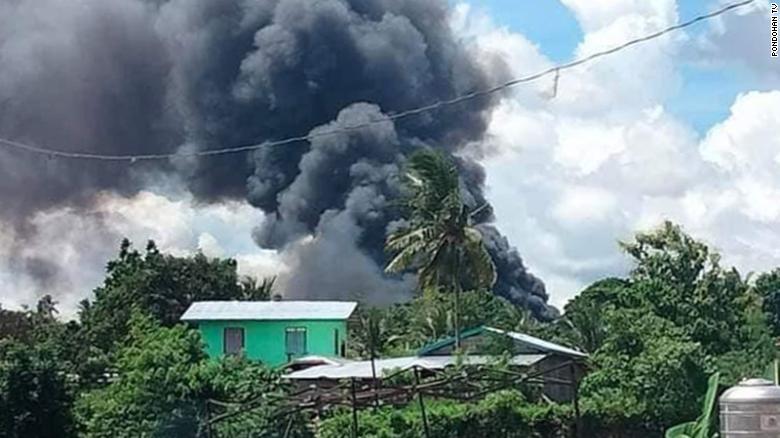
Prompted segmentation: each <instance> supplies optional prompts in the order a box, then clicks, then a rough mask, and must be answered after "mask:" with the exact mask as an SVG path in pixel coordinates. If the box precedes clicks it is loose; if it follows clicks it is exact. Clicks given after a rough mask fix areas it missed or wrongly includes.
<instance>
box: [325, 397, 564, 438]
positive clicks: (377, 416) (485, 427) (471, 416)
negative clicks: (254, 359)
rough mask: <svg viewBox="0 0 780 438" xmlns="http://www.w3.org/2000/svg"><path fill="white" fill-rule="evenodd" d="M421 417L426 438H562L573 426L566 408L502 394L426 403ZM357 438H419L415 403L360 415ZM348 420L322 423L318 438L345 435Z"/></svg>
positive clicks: (342, 417)
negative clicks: (475, 399)
mask: <svg viewBox="0 0 780 438" xmlns="http://www.w3.org/2000/svg"><path fill="white" fill-rule="evenodd" d="M426 414H427V418H428V425H429V428H430V436H431V438H472V437H501V438H563V437H567V436H568V433H569V427H570V425H571V423H572V421H571V419H572V412H571V409H570V408H569V407H568V406H561V405H554V404H535V403H529V402H528V401H527V400H526V399H525V398H524V397H523V395H522V394H520V393H518V392H515V391H503V392H498V393H494V394H491V395H489V396H487V397H486V398H485V399H483V400H481V401H479V402H476V403H454V402H448V401H433V402H431V401H429V402H428V403H426ZM358 425H359V429H358V430H359V435H358V436H360V437H361V438H419V437H422V436H425V435H424V432H423V422H422V414H421V411H420V409H419V408H418V406H417V405H416V404H414V405H409V406H407V407H404V408H392V407H385V408H381V409H379V410H377V411H365V412H361V414H360V416H359V419H358ZM351 428H352V417H351V414H350V413H349V412H347V411H343V412H341V413H339V414H337V415H334V416H332V417H331V418H329V419H327V420H326V421H324V422H323V424H322V428H321V430H320V437H321V438H342V437H344V436H349V435H348V434H349V431H350V430H351Z"/></svg>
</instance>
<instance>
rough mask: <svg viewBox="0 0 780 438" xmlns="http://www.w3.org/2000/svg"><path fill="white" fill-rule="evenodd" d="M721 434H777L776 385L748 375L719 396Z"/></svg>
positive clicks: (739, 437)
mask: <svg viewBox="0 0 780 438" xmlns="http://www.w3.org/2000/svg"><path fill="white" fill-rule="evenodd" d="M720 432H721V438H780V386H775V384H774V383H772V382H770V381H769V380H763V379H749V380H744V381H742V382H741V383H740V384H739V385H737V386H735V387H733V388H731V389H729V390H727V391H726V392H724V393H723V395H722V396H721V397H720Z"/></svg>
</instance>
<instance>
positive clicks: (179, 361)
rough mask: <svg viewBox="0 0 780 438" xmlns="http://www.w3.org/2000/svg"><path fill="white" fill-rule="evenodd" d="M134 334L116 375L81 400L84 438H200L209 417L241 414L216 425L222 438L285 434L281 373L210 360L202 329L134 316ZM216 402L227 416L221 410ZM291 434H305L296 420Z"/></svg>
mask: <svg viewBox="0 0 780 438" xmlns="http://www.w3.org/2000/svg"><path fill="white" fill-rule="evenodd" d="M130 327H131V328H130V336H129V337H128V338H127V342H126V344H125V346H124V347H123V348H122V349H121V350H120V351H119V358H118V360H117V363H116V378H115V379H114V380H113V381H112V382H111V383H110V384H109V385H107V386H106V387H104V388H99V389H95V390H92V391H90V392H89V393H87V394H86V395H85V396H84V397H82V398H81V399H80V400H79V402H78V409H77V413H78V417H79V419H80V423H81V425H82V428H83V429H84V436H85V437H117V438H122V437H139V436H144V437H172V436H175V437H198V436H204V435H205V433H206V430H207V421H208V419H215V418H216V417H217V416H218V415H223V414H225V413H229V412H232V411H238V410H239V409H240V408H242V407H245V406H246V403H247V402H250V401H252V400H257V399H261V400H266V401H265V402H264V403H262V404H259V405H257V406H256V407H255V408H254V409H248V410H246V412H243V411H240V412H238V413H236V414H235V415H230V416H226V417H225V420H224V421H220V422H217V423H216V424H213V425H212V429H213V430H215V431H217V432H218V434H219V435H220V436H263V437H277V436H281V434H282V433H283V431H284V429H285V425H282V424H281V423H280V421H281V420H279V419H276V418H275V414H276V413H277V411H278V410H279V409H278V406H277V405H275V404H274V400H277V401H278V400H283V399H284V397H285V395H286V390H287V389H286V387H285V386H284V385H283V383H282V381H281V378H280V376H279V374H278V373H277V372H275V371H273V370H270V369H268V368H265V367H264V366H262V365H261V364H258V363H253V362H250V361H247V360H245V359H244V358H240V357H239V358H234V357H227V358H224V359H220V360H211V359H208V358H207V357H206V355H205V353H204V352H203V344H202V341H201V339H200V335H199V333H198V332H197V331H195V330H191V329H189V328H187V327H186V326H184V325H176V326H173V327H162V326H160V325H159V324H158V323H157V322H155V321H154V320H153V319H151V318H150V317H146V316H142V315H141V314H140V313H135V314H134V316H133V318H132V320H131V323H130ZM212 400H216V401H219V407H224V406H227V407H228V408H227V411H224V410H223V411H219V412H217V411H216V408H215V407H214V406H211V407H210V408H208V409H207V406H209V405H213V404H214V402H212ZM298 420H299V421H297V422H296V423H295V424H294V425H293V426H294V427H293V428H292V431H291V434H289V435H288V437H307V436H308V432H307V431H306V430H305V428H303V426H302V425H303V424H304V422H303V421H300V419H298Z"/></svg>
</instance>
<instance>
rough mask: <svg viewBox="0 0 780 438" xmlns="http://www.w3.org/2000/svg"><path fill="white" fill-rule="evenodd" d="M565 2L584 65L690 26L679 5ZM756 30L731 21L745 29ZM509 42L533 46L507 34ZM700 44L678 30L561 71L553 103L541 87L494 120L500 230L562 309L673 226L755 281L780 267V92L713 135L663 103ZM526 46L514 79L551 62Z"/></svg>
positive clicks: (751, 102) (490, 178) (753, 101)
mask: <svg viewBox="0 0 780 438" xmlns="http://www.w3.org/2000/svg"><path fill="white" fill-rule="evenodd" d="M563 3H564V4H565V5H566V6H568V7H569V8H571V9H572V11H573V12H574V13H575V15H576V17H577V18H578V20H579V21H580V24H581V26H582V28H583V29H584V31H585V35H584V39H583V41H582V42H581V43H580V45H579V46H578V48H577V50H576V54H575V56H577V57H578V56H582V55H587V54H589V53H593V52H594V51H597V50H601V49H603V48H606V47H611V46H614V45H615V44H618V43H620V42H622V41H625V40H627V39H629V38H633V37H636V36H639V35H644V34H646V33H648V32H651V31H655V30H658V29H659V28H661V27H664V26H668V25H670V24H673V23H674V22H676V20H677V8H676V4H675V2H674V1H672V0H662V1H640V0H636V1H632V0H603V1H599V0H587V1H585V0H563ZM748 25H749V22H748V21H746V20H740V19H739V17H736V18H732V19H729V20H726V21H725V26H726V29H728V32H732V33H733V32H740V31H742V30H745V29H744V28H745V26H748ZM481 29H482V32H483V34H484V35H492V36H491V37H490V38H487V37H480V36H479V35H476V36H472V38H473V39H474V40H476V41H483V47H493V46H500V44H493V45H490V44H484V41H490V40H491V39H495V38H496V37H495V34H496V32H497V31H496V30H495V29H491V28H490V27H489V26H487V25H486V22H485V20H482V21H481ZM499 34H500V35H501V38H502V40H503V41H507V42H509V41H525V40H524V38H517V37H513V36H512V35H511V32H508V31H506V29H501V30H500V33H499ZM712 35H713V33H712V32H710V36H712ZM724 35H725V33H724ZM690 43H691V38H690V37H688V36H686V35H685V34H678V35H676V36H674V37H666V38H662V39H659V40H655V41H653V42H650V43H647V44H644V45H641V46H638V47H634V48H632V49H629V50H625V51H623V52H621V53H619V54H616V55H614V56H611V57H607V58H604V59H601V60H599V61H596V62H594V63H592V64H589V65H588V66H586V67H582V68H577V69H574V70H571V71H565V72H562V74H561V77H560V84H559V89H558V95H557V97H555V98H554V99H545V98H539V96H540V95H541V93H540V91H541V90H542V89H543V87H540V86H539V85H540V84H535V87H536V88H531V90H532V91H529V89H522V87H521V89H518V91H517V92H516V93H515V94H514V95H513V96H511V97H509V98H507V99H505V101H504V102H503V103H502V104H501V105H500V107H499V108H498V109H497V110H496V111H495V113H494V116H493V119H492V121H491V124H490V128H489V136H488V142H489V143H490V144H489V145H488V147H489V148H492V150H493V151H494V154H493V155H492V156H489V157H488V158H487V159H486V161H485V165H486V167H487V183H488V196H489V198H490V199H491V201H493V203H494V206H495V210H496V215H497V218H498V225H499V227H500V228H501V229H502V230H503V231H504V232H506V233H507V234H508V236H509V238H510V241H511V242H512V243H514V244H515V245H517V246H518V249H519V251H520V253H521V254H522V255H523V257H524V259H525V260H526V262H527V264H528V265H529V267H530V269H531V270H532V271H533V272H534V273H536V274H538V275H539V276H540V277H541V278H543V279H544V280H545V282H546V283H547V286H548V290H549V291H550V293H551V301H552V302H553V303H554V304H557V305H561V304H563V303H565V302H566V300H567V299H569V298H570V297H571V296H573V295H574V294H575V293H577V292H578V291H579V290H581V289H582V288H583V287H584V286H585V285H587V284H588V283H589V282H591V281H594V280H595V279H598V278H603V277H604V276H608V275H623V274H625V273H626V272H627V271H628V269H629V268H630V266H629V262H628V260H627V259H626V258H625V257H624V256H623V255H622V254H621V253H620V250H619V248H618V245H617V241H618V240H622V239H628V238H630V237H631V235H632V234H633V233H634V232H636V231H638V230H642V229H647V228H650V227H653V226H656V225H658V224H659V223H660V222H661V221H663V220H665V219H671V220H674V221H676V222H679V223H681V224H682V225H683V226H684V227H685V228H686V230H688V231H689V232H690V233H691V234H693V235H694V236H696V237H698V238H701V239H704V240H705V241H707V242H709V243H710V244H711V245H713V247H715V248H716V249H718V250H720V251H721V252H722V253H723V255H724V261H725V262H726V263H733V264H735V265H736V266H737V267H738V268H739V269H740V270H742V271H743V272H748V271H751V270H766V269H769V268H771V267H774V266H777V265H780V250H778V249H777V248H778V247H780V202H778V199H780V136H778V135H777V133H776V129H777V126H778V125H780V91H770V92H756V91H753V92H746V93H744V94H742V95H740V96H739V97H738V98H737V99H736V100H735V102H734V103H733V106H732V108H731V114H730V115H729V116H728V118H726V119H725V120H723V121H722V122H721V123H720V124H718V125H716V126H714V127H713V128H712V129H711V130H710V131H709V132H708V133H707V134H706V135H705V136H703V138H702V137H701V136H699V135H698V134H697V133H696V132H695V131H694V130H693V129H692V128H691V127H690V126H689V125H688V124H687V123H686V121H685V120H680V119H678V118H676V117H674V116H673V115H671V114H669V113H668V112H667V111H666V110H665V108H664V105H665V102H666V100H667V99H668V97H669V96H670V95H672V94H673V93H674V92H676V90H677V89H678V82H679V77H680V74H681V73H680V71H679V70H678V69H679V66H680V65H681V63H682V61H683V60H687V59H684V58H685V57H687V56H690V52H689V51H683V50H682V49H683V47H684V46H685V45H688V44H690ZM700 43H701V42H700V41H699V42H698V44H700ZM525 44H526V45H525V46H524V50H517V51H515V52H514V53H513V55H512V56H503V59H505V60H506V61H507V62H508V63H510V64H511V65H510V66H511V68H512V70H513V71H515V72H517V71H523V72H524V73H527V72H528V70H529V69H530V68H533V67H541V66H548V65H549V61H547V60H545V59H544V57H543V55H541V54H540V52H539V50H538V48H536V47H535V46H533V44H531V43H530V42H528V43H525ZM507 45H508V43H507ZM529 48H530V49H529ZM531 49H533V50H531ZM490 53H491V54H496V53H498V54H499V55H501V51H500V50H499V51H497V50H492V51H491V52H490ZM540 57H541V59H540ZM528 66H530V67H528ZM753 66H754V68H761V64H760V63H754V64H753ZM542 83H543V81H542ZM775 88H776V86H775ZM746 91H747V90H746Z"/></svg>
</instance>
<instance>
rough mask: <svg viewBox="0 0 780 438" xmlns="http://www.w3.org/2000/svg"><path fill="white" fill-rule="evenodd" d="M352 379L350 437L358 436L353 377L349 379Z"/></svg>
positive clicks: (356, 437) (355, 437)
mask: <svg viewBox="0 0 780 438" xmlns="http://www.w3.org/2000/svg"><path fill="white" fill-rule="evenodd" d="M350 380H351V381H352V385H351V386H352V438H358V413H357V397H356V396H355V378H354V377H353V378H352V379H350Z"/></svg>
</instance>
